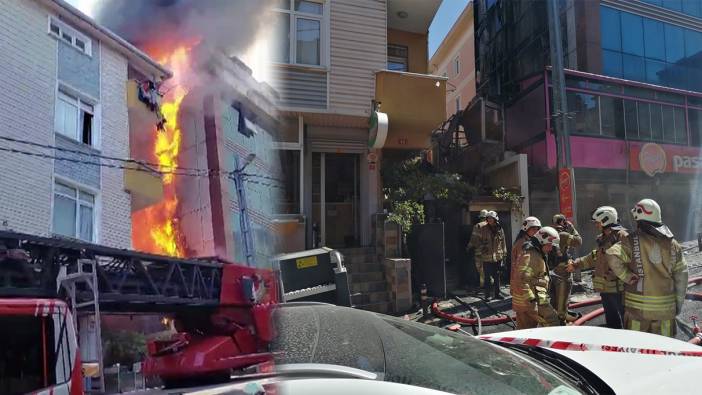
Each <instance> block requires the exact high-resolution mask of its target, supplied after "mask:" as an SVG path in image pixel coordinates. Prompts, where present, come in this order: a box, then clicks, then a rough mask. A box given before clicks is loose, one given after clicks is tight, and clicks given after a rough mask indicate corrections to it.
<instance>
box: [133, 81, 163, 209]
mask: <svg viewBox="0 0 702 395" xmlns="http://www.w3.org/2000/svg"><path fill="white" fill-rule="evenodd" d="M127 109H128V112H129V147H130V148H129V150H130V152H129V156H130V157H131V158H134V159H138V160H144V161H146V162H151V161H153V160H152V155H151V152H150V150H151V147H153V131H154V129H155V128H156V124H157V123H158V117H157V116H156V113H155V112H153V111H151V109H149V107H148V106H147V105H146V104H144V103H143V102H142V101H140V100H139V94H138V87H137V83H136V81H135V80H128V81H127ZM128 167H130V168H129V169H125V170H124V186H125V189H126V190H127V191H128V192H130V193H131V195H132V212H134V211H137V210H140V209H142V208H145V207H148V206H151V205H153V204H156V203H158V202H160V201H161V200H162V198H163V180H162V179H161V177H160V175H159V174H158V173H156V172H150V171H149V170H150V169H146V168H139V166H138V165H131V166H128Z"/></svg>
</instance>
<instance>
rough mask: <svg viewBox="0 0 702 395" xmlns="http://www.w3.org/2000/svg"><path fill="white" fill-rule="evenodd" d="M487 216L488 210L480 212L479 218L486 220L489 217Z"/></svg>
mask: <svg viewBox="0 0 702 395" xmlns="http://www.w3.org/2000/svg"><path fill="white" fill-rule="evenodd" d="M487 215H488V211H487V210H480V215H478V218H480V219H485V217H487Z"/></svg>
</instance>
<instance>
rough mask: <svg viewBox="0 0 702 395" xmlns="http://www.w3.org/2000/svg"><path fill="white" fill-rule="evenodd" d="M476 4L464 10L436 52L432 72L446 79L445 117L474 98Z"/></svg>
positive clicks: (467, 6) (430, 67)
mask: <svg viewBox="0 0 702 395" xmlns="http://www.w3.org/2000/svg"><path fill="white" fill-rule="evenodd" d="M473 22H474V17H473V3H472V2H469V3H468V4H467V5H466V8H464V9H463V12H461V15H460V16H459V17H458V19H457V20H456V22H455V23H454V25H453V26H452V27H451V30H449V32H448V34H447V35H446V37H445V38H444V39H443V41H441V44H439V47H438V48H437V49H436V52H435V53H434V54H433V55H432V56H431V59H430V60H429V71H430V72H431V73H432V74H434V75H440V76H442V77H444V78H448V80H447V81H446V84H447V88H446V118H447V119H448V118H449V117H450V116H451V115H453V114H455V113H457V112H459V111H463V109H464V108H466V107H467V106H468V103H470V101H471V100H473V97H475V35H474V33H475V32H474V29H473Z"/></svg>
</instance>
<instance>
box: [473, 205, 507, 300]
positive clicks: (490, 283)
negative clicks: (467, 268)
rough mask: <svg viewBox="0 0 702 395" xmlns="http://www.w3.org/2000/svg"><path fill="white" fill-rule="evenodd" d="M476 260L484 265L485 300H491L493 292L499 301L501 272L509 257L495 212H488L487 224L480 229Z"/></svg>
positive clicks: (503, 233)
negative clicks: (505, 260) (506, 258)
mask: <svg viewBox="0 0 702 395" xmlns="http://www.w3.org/2000/svg"><path fill="white" fill-rule="evenodd" d="M475 255H476V256H475V259H476V261H477V260H480V261H481V262H482V264H483V279H484V283H483V288H484V290H485V298H486V299H490V294H491V291H492V292H493V294H494V297H495V298H497V299H504V297H503V296H502V295H501V294H500V270H501V269H502V265H503V263H504V259H505V256H506V255H507V245H506V243H505V231H504V230H502V227H501V226H500V218H499V217H498V216H497V213H496V212H494V211H488V213H487V216H486V218H485V223H484V224H482V225H481V226H479V228H478V247H477V248H476V251H475Z"/></svg>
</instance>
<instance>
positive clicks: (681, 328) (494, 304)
mask: <svg viewBox="0 0 702 395" xmlns="http://www.w3.org/2000/svg"><path fill="white" fill-rule="evenodd" d="M682 247H683V254H684V257H685V260H686V262H687V265H688V272H689V277H690V278H694V277H700V276H702V252H700V251H699V250H698V246H697V241H696V240H695V241H689V242H685V243H682ZM581 278H582V282H581V283H576V284H574V286H573V293H572V295H571V298H570V302H571V303H575V302H579V301H583V300H587V299H591V298H594V297H598V296H599V294H598V293H597V292H594V290H593V288H592V272H583V273H582V276H581ZM688 291H696V292H702V284H701V285H695V286H691V287H689V288H688ZM501 293H502V295H504V296H505V299H503V300H499V299H497V300H495V299H492V300H489V301H486V300H484V299H483V298H482V293H481V292H479V290H456V291H454V292H453V293H452V294H451V295H449V298H448V299H446V300H440V301H438V304H439V308H440V309H441V310H442V311H444V312H447V313H450V314H457V315H460V316H464V317H467V318H468V317H471V307H472V308H473V309H475V310H477V312H478V314H479V315H480V317H481V319H485V318H492V317H499V316H503V317H504V316H505V315H509V316H513V315H514V312H513V311H512V310H511V307H512V299H511V297H509V287H502V289H501ZM469 306H470V307H469ZM600 307H601V305H595V306H590V307H585V308H581V309H577V310H576V311H577V312H579V313H581V314H586V313H588V312H590V311H593V310H596V309H598V308H600ZM692 316H697V317H700V318H702V302H699V301H695V300H690V299H687V300H686V301H685V303H684V305H683V309H682V312H681V313H680V315H678V317H677V324H678V331H677V332H678V334H677V338H678V339H680V340H685V341H687V340H689V339H690V338H691V337H692V325H693V324H692V319H691V317H692ZM407 318H409V319H411V320H413V321H417V322H422V323H426V324H429V325H435V326H441V327H448V326H450V325H452V324H454V323H453V322H450V321H447V320H444V319H441V318H438V317H435V316H434V315H432V314H430V315H428V316H426V317H425V316H423V315H422V314H421V311H419V312H418V313H416V314H414V315H410V316H408V317H407ZM586 325H591V326H603V325H604V317H603V316H599V317H597V318H595V319H594V320H591V321H589V322H588V323H587V324H586ZM698 325H700V326H702V323H699V322H698ZM462 329H463V330H465V331H467V332H469V333H473V334H478V328H477V325H476V326H470V325H462ZM513 329H514V323H512V322H508V323H506V324H500V325H492V326H482V330H481V334H488V333H497V332H504V331H510V330H513Z"/></svg>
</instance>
